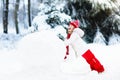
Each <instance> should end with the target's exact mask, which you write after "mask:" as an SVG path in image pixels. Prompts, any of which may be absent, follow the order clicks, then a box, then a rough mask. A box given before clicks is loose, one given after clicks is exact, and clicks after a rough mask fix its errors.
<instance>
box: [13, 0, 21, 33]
mask: <svg viewBox="0 0 120 80" xmlns="http://www.w3.org/2000/svg"><path fill="white" fill-rule="evenodd" d="M19 2H20V0H16V4H15V11H14V17H15V28H16V34H19V27H18V10H19Z"/></svg>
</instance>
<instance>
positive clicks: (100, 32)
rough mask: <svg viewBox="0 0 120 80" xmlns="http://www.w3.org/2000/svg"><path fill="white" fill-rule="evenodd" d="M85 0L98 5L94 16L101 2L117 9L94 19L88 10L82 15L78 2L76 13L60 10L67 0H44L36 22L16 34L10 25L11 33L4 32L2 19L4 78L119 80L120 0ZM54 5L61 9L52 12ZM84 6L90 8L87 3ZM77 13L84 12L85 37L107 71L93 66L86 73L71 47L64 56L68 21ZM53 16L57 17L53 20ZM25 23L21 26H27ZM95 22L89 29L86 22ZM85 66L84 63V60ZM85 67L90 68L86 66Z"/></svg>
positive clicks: (1, 73) (0, 73)
mask: <svg viewBox="0 0 120 80" xmlns="http://www.w3.org/2000/svg"><path fill="white" fill-rule="evenodd" d="M50 1H52V0H50ZM77 1H79V0H75V1H74V0H71V2H73V3H75V2H77ZM85 1H86V2H84V1H82V0H81V1H79V2H80V3H81V4H82V3H83V2H84V3H86V4H87V1H89V2H90V3H92V2H93V4H92V5H94V6H93V8H94V9H92V10H95V11H94V12H92V13H93V15H92V19H93V18H96V17H94V16H97V15H98V14H97V13H99V12H100V11H99V10H98V9H97V8H98V7H97V4H99V5H100V8H102V9H103V11H104V10H105V8H106V7H107V8H109V10H112V9H111V8H113V7H115V9H114V10H112V11H111V12H112V13H111V14H110V13H109V15H107V16H106V17H107V18H106V19H105V20H104V18H103V17H102V19H99V20H98V21H96V20H94V19H93V22H92V21H90V20H89V17H88V16H87V17H85V15H83V13H84V12H83V13H82V11H81V13H80V14H79V15H78V13H76V12H77V9H76V11H75V6H74V5H73V6H72V10H73V12H72V13H71V12H70V11H68V13H64V12H60V10H61V9H63V6H64V5H65V4H66V1H64V0H63V1H62V0H61V1H57V0H56V1H54V3H53V4H51V5H47V4H46V3H47V2H49V1H47V0H45V1H43V2H42V1H41V3H40V5H39V9H38V11H39V12H38V14H37V15H35V16H34V18H33V20H32V26H31V27H28V28H24V27H22V28H20V33H19V34H15V31H14V28H13V27H11V28H10V29H9V33H8V34H5V33H3V32H2V31H3V27H2V26H3V25H2V22H1V24H0V80H119V79H120V70H119V68H120V64H119V62H120V58H119V57H120V54H119V52H120V51H119V48H120V36H119V34H120V32H119V31H120V28H119V27H120V24H119V23H120V22H119V19H120V15H119V13H117V11H118V10H119V6H120V5H119V0H115V1H112V0H104V1H102V2H101V1H99V0H85ZM35 2H37V0H35ZM113 2H114V4H113ZM58 3H61V4H60V5H58V6H57V5H56V4H58ZM26 5H27V3H26ZM55 5H56V6H55ZM71 5H72V4H71ZM104 5H106V6H104ZM50 6H51V7H53V6H54V8H56V9H57V10H53V12H51V13H48V12H49V11H50V10H51V9H54V8H51V7H50ZM66 7H67V6H66ZM69 7H70V5H69ZM69 7H68V8H67V9H68V10H70V9H69ZM83 8H84V9H86V7H85V6H84V5H83V7H82V9H83ZM82 9H81V10H82ZM87 9H88V7H87ZM97 10H98V11H97ZM83 11H84V10H83ZM113 11H115V12H113ZM92 13H91V14H92ZM101 14H102V13H101ZM101 14H99V15H101ZM56 15H57V17H56ZM75 15H77V16H76V17H78V16H80V17H79V20H80V22H81V26H80V27H81V28H82V29H83V30H84V31H85V32H86V34H85V37H83V40H84V41H85V42H86V43H87V46H88V47H89V48H90V49H91V50H92V52H93V53H94V54H95V55H96V57H97V58H98V59H99V60H100V61H101V63H102V64H103V65H104V67H105V71H104V72H103V73H99V74H98V73H97V72H96V71H91V70H89V71H87V72H86V73H82V72H81V70H80V69H81V68H80V67H81V64H80V63H79V62H80V58H79V57H78V58H76V56H75V54H74V51H73V49H72V48H71V47H70V55H69V56H68V58H67V59H66V60H64V56H65V53H66V46H65V45H64V42H63V39H64V38H65V37H66V28H67V26H68V22H69V21H70V20H72V19H75V17H74V16H75ZM88 15H90V14H88ZM113 15H114V16H113ZM104 16H105V15H104ZM53 18H55V19H54V20H53V21H52V22H51V19H53ZM90 19H91V18H90ZM95 21H96V22H95ZM90 22H91V23H90ZM94 22H95V24H94ZM11 24H12V22H11V23H10V24H9V25H8V26H11ZM21 24H22V23H21ZM21 24H19V26H23V25H21ZM100 24H102V25H100ZM26 25H27V24H26ZM91 25H95V27H96V28H94V27H90V28H91V29H90V30H92V31H93V33H88V32H89V31H90V30H89V28H87V27H86V26H91ZM110 25H111V26H110ZM101 26H104V27H101ZM109 28H110V29H109ZM107 29H108V30H107ZM105 30H106V31H105ZM107 32H108V33H107ZM91 35H92V36H91ZM93 35H94V36H93ZM91 38H92V39H91ZM82 66H84V63H83V64H82ZM83 69H84V70H86V67H84V68H83Z"/></svg>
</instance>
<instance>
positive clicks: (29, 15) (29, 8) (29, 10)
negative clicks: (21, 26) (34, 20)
mask: <svg viewBox="0 0 120 80" xmlns="http://www.w3.org/2000/svg"><path fill="white" fill-rule="evenodd" d="M28 23H29V26H31V0H28Z"/></svg>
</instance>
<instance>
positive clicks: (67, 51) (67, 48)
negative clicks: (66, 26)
mask: <svg viewBox="0 0 120 80" xmlns="http://www.w3.org/2000/svg"><path fill="white" fill-rule="evenodd" d="M70 36H71V34H68V35H67V39H69V38H70ZM67 55H69V46H66V55H65V57H64V59H66V58H67Z"/></svg>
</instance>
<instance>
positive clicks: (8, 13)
mask: <svg viewBox="0 0 120 80" xmlns="http://www.w3.org/2000/svg"><path fill="white" fill-rule="evenodd" d="M0 11H1V13H0V40H1V44H3V46H4V47H11V48H12V47H13V46H14V44H13V43H15V41H17V40H19V39H20V38H21V37H23V36H25V35H26V34H29V33H33V32H36V31H41V30H43V29H52V30H55V32H56V35H57V36H58V37H59V38H60V39H64V38H65V37H66V33H67V32H66V29H67V26H68V24H69V22H70V21H71V20H74V19H79V21H80V28H82V29H83V30H84V31H85V35H84V38H83V39H84V40H85V41H86V42H87V43H100V44H104V45H113V44H117V43H120V13H119V12H120V1H119V0H103V1H100V0H34V1H33V0H2V1H0ZM18 37H19V39H18ZM3 41H4V42H3ZM7 41H8V42H9V43H11V46H8V45H7V44H8V43H7ZM5 43H7V44H5Z"/></svg>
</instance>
